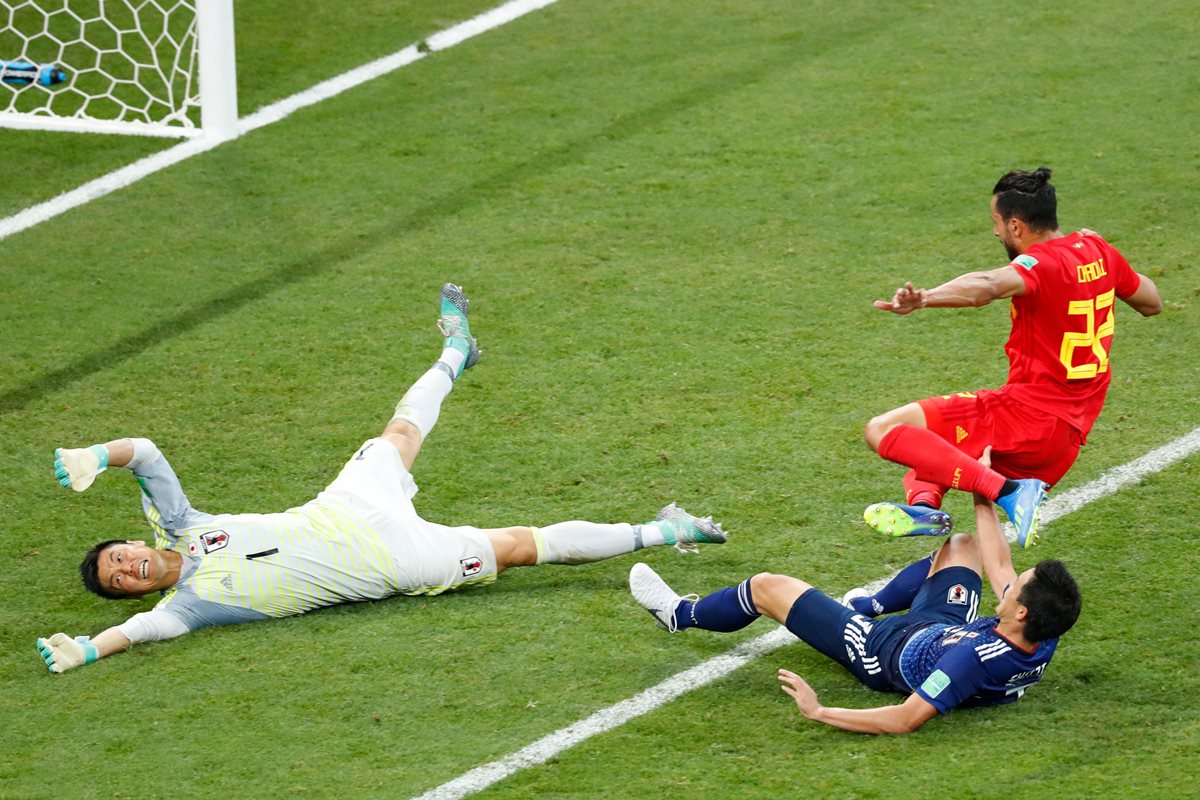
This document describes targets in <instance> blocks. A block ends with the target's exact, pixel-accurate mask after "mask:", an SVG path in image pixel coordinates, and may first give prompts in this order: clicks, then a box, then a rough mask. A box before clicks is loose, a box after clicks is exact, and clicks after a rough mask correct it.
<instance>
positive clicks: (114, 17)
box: [0, 0, 237, 137]
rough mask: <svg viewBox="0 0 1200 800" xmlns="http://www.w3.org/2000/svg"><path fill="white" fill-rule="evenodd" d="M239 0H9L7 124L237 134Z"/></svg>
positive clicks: (1, 51)
mask: <svg viewBox="0 0 1200 800" xmlns="http://www.w3.org/2000/svg"><path fill="white" fill-rule="evenodd" d="M233 53H234V50H233V5H232V0H0V126H4V127H16V128H41V129H49V130H75V131H92V132H99V133H137V134H144V135H151V136H196V135H199V134H201V133H211V134H214V135H218V136H222V137H229V136H232V135H235V133H236V124H237V91H236V84H235V70H234V58H233Z"/></svg>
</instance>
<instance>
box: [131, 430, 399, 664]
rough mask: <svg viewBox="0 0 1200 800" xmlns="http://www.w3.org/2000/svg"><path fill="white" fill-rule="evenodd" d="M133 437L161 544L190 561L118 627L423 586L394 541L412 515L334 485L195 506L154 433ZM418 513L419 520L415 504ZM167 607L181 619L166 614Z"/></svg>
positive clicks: (168, 629) (290, 608) (304, 606)
mask: <svg viewBox="0 0 1200 800" xmlns="http://www.w3.org/2000/svg"><path fill="white" fill-rule="evenodd" d="M135 445H136V447H135V459H134V461H133V462H131V463H130V468H131V469H132V470H133V472H134V474H135V475H136V476H137V479H138V483H139V484H141V486H142V495H143V496H142V505H143V509H144V510H145V513H146V518H147V519H148V520H149V521H150V524H151V526H152V527H153V528H154V533H155V545H156V546H157V547H160V548H164V549H170V550H174V551H176V552H178V553H180V554H181V555H182V556H183V557H184V567H183V572H182V573H181V575H180V579H179V581H178V582H177V583H176V584H175V586H173V587H172V588H171V589H170V590H168V591H167V592H166V593H165V594H164V596H163V599H162V600H161V601H160V602H159V604H158V605H157V606H156V607H155V609H154V611H152V612H148V613H147V614H139V615H137V616H135V617H134V618H133V619H131V620H130V621H129V623H126V625H125V626H121V627H122V630H123V631H125V630H127V632H126V636H127V637H128V638H130V639H131V640H132V641H146V640H148V639H159V638H168V637H169V636H175V635H178V634H180V633H184V632H186V631H188V630H195V629H196V628H200V627H204V626H206V625H221V624H228V623H233V622H244V621H250V620H256V619H265V618H270V617H285V616H289V615H292V614H302V613H304V612H305V611H309V610H312V609H314V608H319V607H321V606H328V605H334V604H337V603H345V602H353V601H360V600H375V599H380V598H384V597H388V596H390V595H393V594H396V593H399V592H405V591H412V590H413V589H414V588H417V587H414V586H413V585H410V584H412V583H413V581H412V579H411V577H409V576H407V575H405V574H404V571H403V570H401V569H400V567H399V566H398V556H400V555H401V552H397V550H402V545H400V546H398V544H397V542H398V541H400V542H402V540H403V537H402V536H398V535H397V531H396V530H395V529H396V528H397V527H401V528H402V527H405V526H406V524H405V523H406V520H405V519H403V518H401V519H393V518H381V517H380V515H379V514H378V513H377V512H374V511H373V510H372V509H368V508H360V507H356V505H357V504H356V503H355V498H354V496H353V495H352V494H348V493H346V492H339V491H335V490H334V487H331V488H330V489H329V490H326V491H324V492H322V493H321V494H320V495H318V496H317V498H316V499H314V500H312V501H311V502H309V503H306V504H305V505H303V506H300V507H298V508H293V509H289V510H288V511H284V512H282V513H277V514H218V515H213V514H207V513H204V512H202V511H198V510H196V509H194V508H192V506H191V503H190V502H189V501H188V499H187V496H186V495H185V494H184V492H183V488H182V486H181V485H180V483H179V479H178V478H177V477H176V475H175V472H174V470H173V469H172V468H171V466H170V464H169V463H168V462H167V460H166V458H165V457H163V455H162V453H161V452H159V450H158V448H157V447H156V446H154V444H153V443H152V442H150V441H149V440H146V439H141V440H136V441H135ZM403 478H404V479H405V480H406V481H407V484H406V485H404V486H401V485H397V486H395V490H396V491H397V492H402V493H403V494H407V495H408V496H409V497H411V495H412V494H415V493H416V485H415V484H414V483H413V482H412V479H411V476H408V475H407V473H404V475H403ZM411 521H412V523H413V524H416V525H419V524H421V522H422V521H421V520H420V518H419V517H417V516H416V514H415V512H413V513H412V515H411ZM381 529H382V530H381ZM162 612H168V613H169V614H170V615H171V616H172V617H175V618H176V619H174V620H166V619H165V618H164V617H162ZM139 618H143V619H141V620H139ZM180 622H181V623H182V625H179V624H178V623H180ZM131 623H132V624H131ZM127 626H128V628H127ZM131 634H132V635H131Z"/></svg>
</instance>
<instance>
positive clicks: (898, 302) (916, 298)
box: [875, 281, 925, 315]
mask: <svg viewBox="0 0 1200 800" xmlns="http://www.w3.org/2000/svg"><path fill="white" fill-rule="evenodd" d="M875 307H876V308H878V309H879V310H880V311H890V312H892V313H893V314H900V315H904V314H911V313H912V312H914V311H916V310H917V309H918V308H924V307H925V290H924V289H918V288H916V287H915V286H913V285H912V281H908V282H906V283H905V284H904V285H903V286H901V287H900V288H899V289H897V290H896V293H895V294H893V295H892V299H891V301H888V300H876V301H875Z"/></svg>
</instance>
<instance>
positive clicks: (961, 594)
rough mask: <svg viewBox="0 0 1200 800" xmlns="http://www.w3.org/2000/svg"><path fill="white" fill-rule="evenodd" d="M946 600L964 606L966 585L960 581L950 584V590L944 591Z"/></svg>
mask: <svg viewBox="0 0 1200 800" xmlns="http://www.w3.org/2000/svg"><path fill="white" fill-rule="evenodd" d="M946 602H947V603H952V604H954V605H956V606H965V605H966V604H967V587H965V586H963V585H962V584H961V583H956V584H954V585H953V586H951V587H950V591H948V592H946Z"/></svg>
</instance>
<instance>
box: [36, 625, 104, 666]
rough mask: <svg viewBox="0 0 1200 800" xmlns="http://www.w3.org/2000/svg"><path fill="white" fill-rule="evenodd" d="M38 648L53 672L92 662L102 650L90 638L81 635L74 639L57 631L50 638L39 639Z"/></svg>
mask: <svg viewBox="0 0 1200 800" xmlns="http://www.w3.org/2000/svg"><path fill="white" fill-rule="evenodd" d="M37 649H38V653H39V654H40V655H41V657H42V660H43V661H45V662H46V668H47V669H49V670H50V671H51V672H66V671H67V670H69V669H75V667H79V666H82V665H84V664H90V663H92V662H93V661H95V660H96V659H98V658H99V657H100V651H99V650H97V649H96V645H94V644H92V640H91V639H90V638H88V637H87V636H79V637H77V638H75V639H72V638H71V637H70V636H67V635H66V634H65V633H56V634H54V635H53V636H51V637H50V638H49V639H38V640H37Z"/></svg>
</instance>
